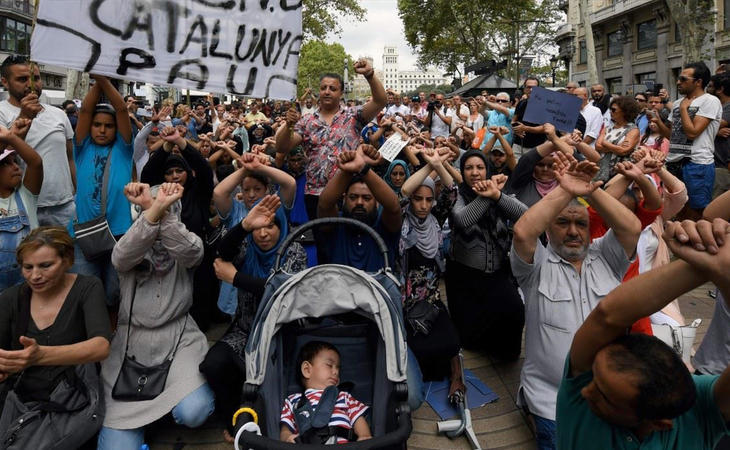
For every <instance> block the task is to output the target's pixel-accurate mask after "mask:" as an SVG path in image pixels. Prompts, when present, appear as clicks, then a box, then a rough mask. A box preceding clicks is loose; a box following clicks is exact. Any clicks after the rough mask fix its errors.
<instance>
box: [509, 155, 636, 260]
mask: <svg viewBox="0 0 730 450" xmlns="http://www.w3.org/2000/svg"><path fill="white" fill-rule="evenodd" d="M553 170H555V176H556V178H557V179H558V181H559V182H560V185H559V186H558V187H557V188H555V189H553V190H552V191H551V192H550V193H549V194H547V195H546V196H545V197H543V198H542V199H540V201H538V202H537V203H535V204H534V205H533V206H532V207H531V208H529V209H528V210H527V211H526V212H525V213H524V214H523V215H522V217H520V219H519V220H518V221H517V223H516V224H515V226H514V241H513V242H514V243H513V245H514V248H515V251H516V252H517V255H518V256H519V257H520V259H522V260H523V261H525V262H526V263H528V264H532V262H533V258H534V256H535V249H536V248H537V240H538V238H539V237H540V235H541V234H542V233H544V232H545V231H546V230H547V229H548V227H549V226H550V224H551V223H552V222H553V220H555V218H556V217H557V216H558V214H560V211H562V210H563V209H564V208H565V207H566V206H568V204H569V203H570V202H571V201H572V200H573V198H575V197H577V196H584V197H585V196H589V195H591V194H592V193H595V192H596V191H597V190H599V189H598V187H599V186H601V184H602V182H600V181H599V182H594V181H592V180H593V177H594V176H595V175H596V173H597V172H598V166H596V164H595V163H592V162H589V161H583V162H580V163H577V162H576V161H575V159H573V158H572V157H569V156H567V155H564V154H563V153H557V154H556V159H555V163H554V166H553ZM604 194H605V193H604ZM606 195H608V194H606ZM637 220H638V219H637Z"/></svg>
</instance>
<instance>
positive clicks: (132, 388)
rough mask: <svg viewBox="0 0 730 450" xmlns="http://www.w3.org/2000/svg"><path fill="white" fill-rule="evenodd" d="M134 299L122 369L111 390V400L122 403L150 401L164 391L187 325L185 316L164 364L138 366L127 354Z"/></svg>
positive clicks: (131, 305)
mask: <svg viewBox="0 0 730 450" xmlns="http://www.w3.org/2000/svg"><path fill="white" fill-rule="evenodd" d="M134 297H135V295H134V294H132V301H131V303H130V305H129V324H128V325H127V344H126V347H125V348H124V359H123V360H122V367H121V368H120V369H119V375H117V381H116V382H114V387H113V388H112V398H113V399H114V400H119V401H123V402H139V401H143V400H152V399H154V398H156V397H157V396H158V395H160V394H161V393H162V391H163V390H165V383H166V382H167V374H168V372H169V371H170V365H171V364H172V359H173V358H174V357H175V353H176V352H177V347H178V346H179V345H180V341H181V340H182V335H183V333H185V327H186V326H187V324H188V316H187V315H185V323H184V324H183V329H182V332H181V333H180V337H178V338H177V343H175V347H174V348H173V349H172V352H171V353H170V356H168V357H167V359H165V361H164V362H162V363H161V364H157V365H156V366H145V365H144V364H140V363H139V362H138V361H137V360H136V359H135V357H134V355H129V354H128V352H129V332H130V331H131V329H132V308H133V307H134Z"/></svg>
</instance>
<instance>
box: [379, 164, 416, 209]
mask: <svg viewBox="0 0 730 450" xmlns="http://www.w3.org/2000/svg"><path fill="white" fill-rule="evenodd" d="M410 176H411V171H410V170H408V164H406V162H405V161H403V160H402V159H396V160H394V161H393V162H392V163H390V166H388V170H387V171H386V172H385V175H384V177H383V178H384V179H385V182H386V183H388V186H390V188H391V189H393V191H394V192H395V193H396V195H397V196H398V200H399V201H402V200H403V195H402V194H401V188H402V187H403V183H405V182H406V180H407V179H408V177H410Z"/></svg>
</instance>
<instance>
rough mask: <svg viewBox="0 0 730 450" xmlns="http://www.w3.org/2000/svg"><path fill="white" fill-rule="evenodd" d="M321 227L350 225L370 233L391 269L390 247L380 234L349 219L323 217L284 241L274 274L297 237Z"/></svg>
mask: <svg viewBox="0 0 730 450" xmlns="http://www.w3.org/2000/svg"><path fill="white" fill-rule="evenodd" d="M321 225H348V226H353V227H355V228H359V229H360V230H362V231H364V232H366V233H368V234H369V235H370V237H371V238H373V240H374V241H375V244H376V245H377V246H378V250H380V253H382V254H383V268H384V269H389V268H390V264H389V263H388V247H387V246H386V245H385V241H384V240H383V238H381V237H380V235H379V234H378V233H376V232H375V230H373V229H372V228H371V227H369V226H367V225H365V224H364V223H362V222H360V221H359V220H355V219H350V218H348V217H323V218H321V219H314V220H310V221H309V222H306V223H304V224H302V225H300V226H299V227H297V228H296V229H295V230H293V231H292V232H291V233H289V236H287V237H286V239H284V242H282V243H281V246H280V247H279V250H277V251H276V261H275V262H274V272H278V271H279V264H280V263H281V257H282V256H283V255H284V253H285V252H286V250H287V249H288V248H289V246H290V245H291V243H292V242H294V240H295V239H297V236H299V235H300V234H302V233H303V232H305V231H307V230H309V229H311V228H314V227H317V226H321Z"/></svg>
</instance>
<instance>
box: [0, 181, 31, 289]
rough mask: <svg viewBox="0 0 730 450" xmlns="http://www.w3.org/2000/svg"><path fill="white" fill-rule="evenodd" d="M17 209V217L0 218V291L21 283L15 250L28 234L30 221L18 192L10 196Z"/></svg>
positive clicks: (21, 277)
mask: <svg viewBox="0 0 730 450" xmlns="http://www.w3.org/2000/svg"><path fill="white" fill-rule="evenodd" d="M11 195H13V197H14V200H15V204H16V205H17V208H18V215H17V216H10V217H5V216H2V217H0V291H4V290H5V289H7V288H9V287H10V286H15V285H16V284H18V283H20V282H22V281H23V275H22V273H21V271H20V265H19V264H18V261H17V259H16V258H15V249H17V248H18V245H20V243H21V242H22V241H23V238H24V237H26V236H27V235H28V233H30V221H29V219H28V215H27V214H26V212H25V205H23V199H22V198H21V197H20V194H19V193H18V191H15V193H13V194H11Z"/></svg>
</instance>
